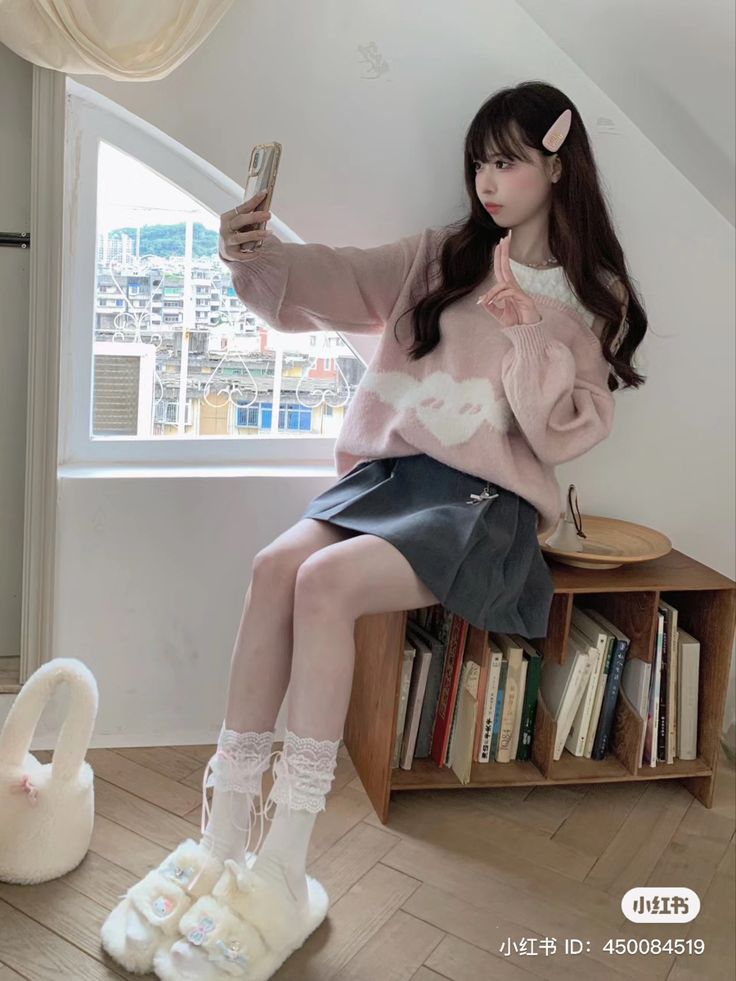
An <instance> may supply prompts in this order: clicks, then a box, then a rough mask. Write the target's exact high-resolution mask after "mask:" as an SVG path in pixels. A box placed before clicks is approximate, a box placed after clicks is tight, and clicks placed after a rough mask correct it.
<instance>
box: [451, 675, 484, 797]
mask: <svg viewBox="0 0 736 981" xmlns="http://www.w3.org/2000/svg"><path fill="white" fill-rule="evenodd" d="M479 675H480V665H479V664H478V663H477V662H476V661H473V660H470V659H468V660H466V661H465V663H464V664H463V670H462V673H461V675H460V691H459V694H458V712H457V725H456V727H455V738H454V740H453V750H452V761H451V764H450V765H451V766H452V769H453V770H454V772H455V774H456V775H457V778H458V780H459V781H460V783H463V784H465V783H470V774H471V771H472V768H473V746H474V744H475V722H476V718H477V714H478V679H479Z"/></svg>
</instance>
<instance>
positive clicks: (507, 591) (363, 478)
mask: <svg viewBox="0 0 736 981" xmlns="http://www.w3.org/2000/svg"><path fill="white" fill-rule="evenodd" d="M464 171H465V183H466V188H467V192H468V198H469V213H468V215H467V217H465V218H463V219H462V220H461V221H459V222H457V223H455V224H454V225H451V226H447V227H442V228H427V229H425V230H424V231H422V232H420V233H417V234H415V235H410V236H406V237H404V238H401V239H400V240H399V241H397V242H394V243H392V244H389V245H383V246H379V247H377V248H371V249H357V248H352V247H342V248H328V247H327V246H325V245H318V244H306V245H300V244H296V243H283V242H281V241H280V240H279V239H277V238H276V237H275V236H274V235H273V234H271V233H270V232H268V231H266V230H254V229H253V227H252V226H253V225H254V224H255V223H257V222H259V221H263V220H267V219H268V218H269V217H270V213H269V212H264V211H259V210H257V209H258V204H259V199H258V198H252V199H251V200H249V201H246V202H245V203H244V204H241V205H239V206H238V207H236V208H234V209H233V210H232V211H228V212H226V213H225V214H223V215H222V221H221V230H220V231H221V234H220V255H221V258H222V259H223V261H224V262H226V263H227V265H228V266H229V267H230V270H231V272H232V276H233V283H234V286H235V289H236V291H237V293H238V294H239V296H240V297H241V298H242V299H243V301H244V302H245V303H246V304H247V306H248V307H249V308H250V309H251V310H254V311H255V312H256V313H257V314H259V315H260V316H261V317H262V318H263V319H264V321H266V322H267V323H268V324H269V325H271V326H272V327H274V328H275V329H277V330H284V331H312V330H316V329H324V330H338V331H341V332H344V331H357V332H362V333H375V334H379V335H380V342H379V346H378V349H377V351H376V353H375V356H374V357H373V359H372V361H371V363H370V365H369V366H368V369H367V371H366V373H365V375H364V377H363V379H362V380H361V382H360V384H359V385H358V388H357V390H356V392H355V394H354V397H353V400H352V402H351V403H350V406H349V409H348V412H347V414H346V417H345V419H344V421H343V425H342V429H341V431H340V434H339V437H338V439H337V442H336V448H335V461H336V466H337V472H338V477H339V479H338V481H337V482H336V483H335V484H334V485H333V486H332V487H330V488H328V489H327V490H326V491H325V492H323V493H322V494H320V495H318V496H317V497H316V498H314V500H312V501H311V503H310V504H309V506H308V507H307V509H306V511H305V513H304V515H303V517H302V519H301V520H300V521H298V522H297V523H296V524H295V525H294V526H293V527H291V528H289V529H288V530H287V531H285V532H284V533H283V534H282V535H280V536H279V537H278V538H276V540H275V541H273V542H272V543H271V544H270V545H268V546H267V547H266V548H264V549H262V550H261V551H260V552H259V553H258V555H257V556H256V558H255V561H254V563H253V570H252V578H251V581H250V585H249V587H248V590H247V592H246V597H245V605H244V610H243V616H242V620H241V624H240V629H239V632H238V636H237V639H236V642H235V650H234V652H233V657H232V663H231V673H230V683H229V689H228V697H227V709H226V714H225V719H224V722H223V727H222V731H221V734H220V738H219V744H218V751H217V753H216V755H215V756H214V757H213V759H212V761H211V771H212V774H211V777H210V779H209V780H207V778H206V783H208V784H210V783H211V785H212V786H213V787H214V793H213V800H212V810H211V813H210V814H209V816H208V819H207V820H206V827H204V829H203V837H202V840H201V841H200V842H199V843H195V842H193V841H187V842H184V843H182V844H181V845H180V846H179V848H178V849H177V850H176V851H175V852H174V853H173V854H172V855H171V856H170V857H169V859H167V861H166V862H164V863H163V864H162V866H161V867H160V868H159V869H155V870H154V871H152V872H151V873H149V875H148V876H146V877H145V879H143V880H142V882H140V883H138V884H137V885H136V886H134V887H133V888H132V889H131V890H130V891H129V892H128V894H127V895H126V897H125V898H124V899H123V900H122V902H121V903H120V904H119V905H118V907H117V908H116V909H115V910H114V911H113V913H112V914H111V915H110V917H109V919H108V921H107V922H106V924H105V926H104V927H103V942H104V944H105V946H106V948H107V949H108V950H109V951H110V953H111V954H112V955H113V956H114V957H116V958H117V959H118V960H119V961H120V962H121V963H122V964H123V965H124V966H126V967H127V968H129V969H130V970H147V969H150V967H151V965H152V964H153V966H154V967H155V970H156V972H157V973H158V975H159V976H160V977H162V978H167V979H168V978H171V979H174V978H176V979H181V978H191V979H194V978H197V979H215V978H225V977H234V976H235V977H237V976H241V977H244V978H248V979H256V978H257V979H258V981H261V979H265V978H267V977H270V976H271V974H272V973H273V972H274V971H275V970H276V969H277V968H278V966H279V965H280V964H281V963H282V962H283V960H284V959H285V958H286V957H287V956H288V955H289V954H290V953H291V952H292V951H293V950H295V949H296V948H297V947H299V946H301V944H302V943H303V942H304V940H305V939H306V937H307V936H308V935H309V934H310V933H311V932H312V931H313V930H314V929H315V928H316V926H317V925H319V923H320V922H321V921H322V919H323V918H324V916H325V915H326V912H327V908H328V899H327V895H326V893H325V891H324V889H323V888H322V886H321V885H320V883H318V882H317V881H316V880H314V879H313V878H312V877H310V876H308V875H307V874H306V858H307V849H308V845H309V841H310V837H311V833H312V828H313V826H314V821H315V818H316V815H317V814H318V812H319V811H320V810H322V809H324V807H325V798H326V795H327V793H328V791H329V788H330V786H331V783H332V780H333V777H334V770H335V764H336V755H337V749H338V745H339V742H340V738H341V735H342V731H343V725H344V722H345V717H346V714H347V710H348V704H349V700H350V690H351V685H352V677H353V662H354V656H355V648H354V640H353V637H354V627H355V621H356V619H357V618H358V617H360V616H363V615H366V614H371V613H378V612H381V611H382V612H388V611H392V610H405V609H417V608H420V607H424V606H428V605H432V604H435V603H442V604H443V605H444V606H445V607H446V608H448V609H450V610H452V611H453V612H455V613H458V614H459V615H461V616H463V617H465V618H466V619H467V620H468V621H469V622H471V623H472V624H473V625H475V626H477V627H479V628H482V629H490V630H498V631H506V632H508V631H512V632H519V633H521V634H522V635H524V636H526V637H532V638H534V637H541V636H544V634H545V633H546V627H547V618H548V614H549V608H550V605H551V601H552V594H553V582H552V578H551V576H550V573H549V571H548V569H547V566H546V563H545V562H544V558H543V556H542V553H541V551H540V548H539V541H538V535H539V534H541V533H542V532H549V531H552V530H553V528H554V526H555V524H556V522H557V520H558V518H559V515H560V504H561V500H560V488H559V486H558V484H557V481H556V479H555V473H554V468H555V466H556V465H557V464H559V463H562V462H564V461H567V460H571V459H574V458H575V457H578V456H580V455H581V454H583V453H585V452H586V451H587V450H589V449H590V448H591V447H593V446H595V445H596V444H598V443H600V442H601V441H602V440H604V439H605V438H606V437H607V436H608V435H609V433H610V432H611V427H612V424H613V415H614V400H613V392H614V391H616V390H617V389H618V387H619V381H618V380H619V379H620V380H621V382H623V384H624V385H625V386H628V387H631V386H638V385H640V384H641V383H642V382H643V381H644V378H643V377H642V376H641V375H639V374H638V373H637V372H636V371H635V370H634V368H633V367H632V356H633V354H634V352H635V350H636V348H637V347H638V345H639V344H640V343H641V340H642V338H643V336H644V334H645V331H646V325H647V320H646V316H645V313H644V310H643V308H642V306H641V304H640V302H639V300H638V299H637V296H636V292H635V290H634V288H633V285H632V283H631V281H630V279H629V275H628V273H627V271H626V265H625V261H624V256H623V253H622V250H621V246H620V244H619V242H618V240H617V238H616V235H615V233H614V230H613V227H612V223H611V220H610V218H609V215H608V209H607V207H606V203H605V200H604V198H603V195H602V192H601V189H600V185H599V180H598V175H597V171H596V166H595V163H594V159H593V154H592V151H591V147H590V143H589V141H588V136H587V134H586V131H585V127H584V125H583V121H582V119H581V117H580V115H579V113H578V111H577V109H576V108H575V106H574V105H573V103H572V102H571V101H570V99H569V98H567V96H565V95H564V94H563V93H562V92H560V91H559V90H558V89H556V88H554V87H552V86H550V85H545V84H542V83H537V82H532V83H527V84H522V85H518V86H516V87H515V88H511V89H506V90H503V91H500V92H498V93H497V94H495V95H494V96H493V97H491V98H490V99H489V100H488V101H487V102H486V103H485V104H484V105H483V106H481V108H480V109H479V111H478V112H477V114H476V116H475V118H474V119H473V121H472V123H471V125H470V127H469V129H468V132H467V135H466V139H465V154H464ZM259 238H260V239H263V244H262V247H261V248H260V249H258V250H255V251H254V252H250V251H246V252H243V251H242V249H241V246H242V245H243V244H244V243H247V242H252V241H254V240H256V239H259ZM289 682H291V685H290V697H289V708H288V717H287V725H286V732H285V739H284V745H283V749H282V750H281V751H280V752H278V753H277V754H275V755H276V759H275V761H274V783H273V788H272V790H271V794H270V796H269V800H268V801H267V804H266V808H265V809H262V810H261V811H260V814H261V816H262V815H263V813H264V810H265V812H267V811H268V809H269V807H270V806H271V805H272V804H275V805H276V808H275V815H274V817H273V821H272V824H271V827H270V829H269V833H268V835H267V837H266V839H265V842H264V844H263V847H262V848H261V849H260V851H258V853H257V855H255V856H254V854H253V853H251V852H246V853H245V854H244V837H245V834H246V833H247V834H248V842H249V841H250V831H251V829H252V824H253V819H254V817H256V816H258V814H259V811H258V807H257V805H256V801H257V800H258V801H260V793H261V791H260V788H261V778H262V775H263V773H264V772H265V771H266V770H267V769H268V768H269V766H270V762H271V755H272V754H271V743H272V739H273V736H274V725H275V721H276V716H277V713H278V711H279V707H280V705H281V702H282V699H283V697H284V694H285V691H286V688H287V685H289ZM203 826H204V818H203ZM261 831H262V827H261Z"/></svg>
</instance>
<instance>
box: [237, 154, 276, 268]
mask: <svg viewBox="0 0 736 981" xmlns="http://www.w3.org/2000/svg"><path fill="white" fill-rule="evenodd" d="M280 159H281V144H280V143H257V144H256V145H255V146H254V147H253V149H252V151H251V154H250V163H249V164H248V177H247V180H246V182H245V198H244V200H245V201H248V200H250V198H252V197H253V195H254V194H259V193H260V192H261V191H266V192H267V193H266V197H265V198H264V199H263V201H261V202H260V204H259V205H258V210H259V211H268V210H269V209H270V207H271V199H272V197H273V189H274V186H275V184H276V174H277V173H278V169H279V160H280ZM266 224H267V222H265V221H259V222H256V223H255V224H254V225H253V226H252V228H265V227H266ZM250 230H252V229H250ZM262 245H263V239H257V240H256V241H255V242H243V243H242V245H241V247H240V248H241V251H242V252H253V251H254V249H260V247H261V246H262Z"/></svg>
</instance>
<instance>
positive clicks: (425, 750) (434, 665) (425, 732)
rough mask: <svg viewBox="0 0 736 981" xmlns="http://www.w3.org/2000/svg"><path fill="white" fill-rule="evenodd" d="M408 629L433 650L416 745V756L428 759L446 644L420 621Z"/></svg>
mask: <svg viewBox="0 0 736 981" xmlns="http://www.w3.org/2000/svg"><path fill="white" fill-rule="evenodd" d="M407 629H408V630H411V633H412V635H413V636H414V637H416V638H417V639H419V640H421V641H422V643H423V644H424V645H425V647H428V648H429V649H430V650H431V652H432V658H431V660H430V663H429V672H428V674H427V686H426V688H425V691H424V699H423V702H422V710H421V714H420V716H419V730H418V732H417V740H416V746H415V747H414V758H415V759H426V758H427V757H428V756H429V754H430V752H431V751H432V732H433V730H434V718H435V713H436V711H437V702H438V700H439V693H440V685H441V684H442V671H443V666H444V644H443V642H442V640H441V638H439V637H436V636H435V635H434V634H432V633H430V631H429V630H427V629H426V628H425V627H422V626H420V625H419V624H418V623H415V622H412V623H411V625H410V626H409V625H407Z"/></svg>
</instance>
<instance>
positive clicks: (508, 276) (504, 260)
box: [501, 228, 514, 283]
mask: <svg viewBox="0 0 736 981" xmlns="http://www.w3.org/2000/svg"><path fill="white" fill-rule="evenodd" d="M501 245H502V246H503V249H502V250H501V269H502V270H503V278H504V280H505V281H506V282H507V283H513V282H514V274H513V272H512V271H511V260H510V258H509V247H510V245H511V229H510V228H509V233H508V235H505V236H504V237H503V238H502V239H501Z"/></svg>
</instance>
